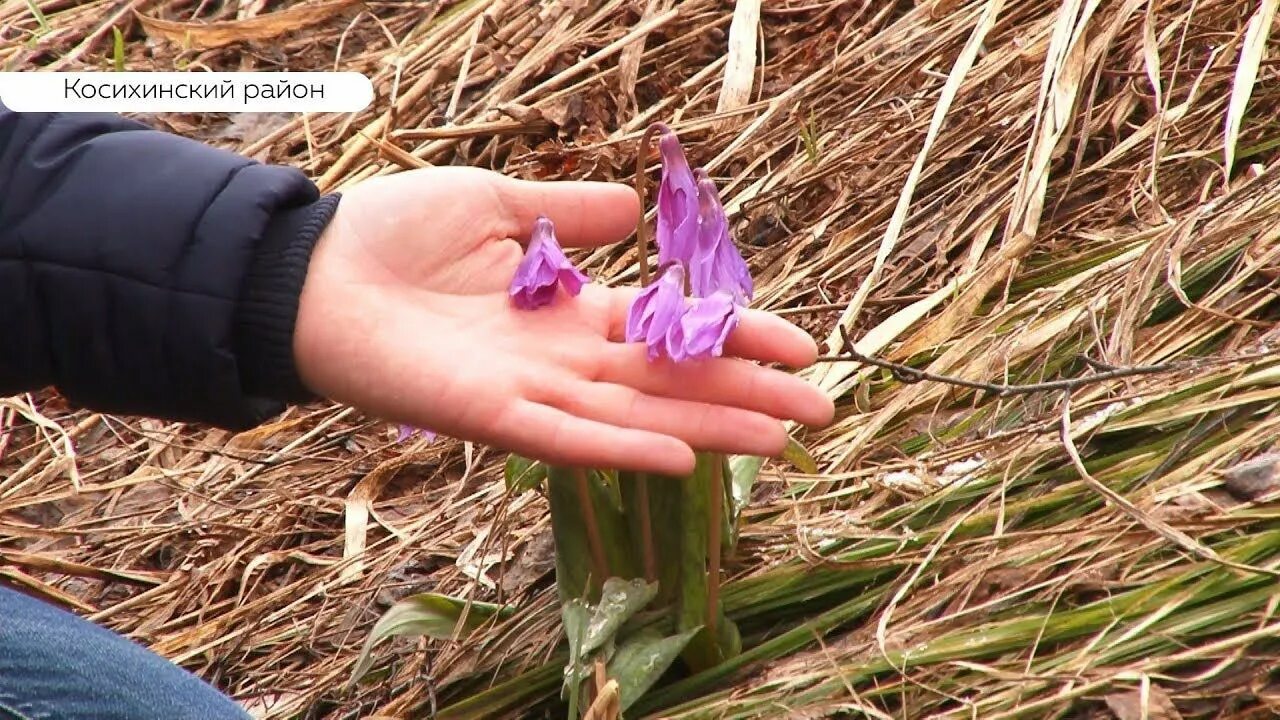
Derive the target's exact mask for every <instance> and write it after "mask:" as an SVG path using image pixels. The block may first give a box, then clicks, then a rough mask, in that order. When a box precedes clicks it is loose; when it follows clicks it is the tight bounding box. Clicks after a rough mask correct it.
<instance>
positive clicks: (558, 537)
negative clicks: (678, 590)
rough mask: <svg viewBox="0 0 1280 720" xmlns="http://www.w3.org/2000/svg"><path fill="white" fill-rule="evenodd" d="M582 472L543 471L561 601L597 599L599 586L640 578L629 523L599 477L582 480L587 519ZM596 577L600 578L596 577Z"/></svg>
mask: <svg viewBox="0 0 1280 720" xmlns="http://www.w3.org/2000/svg"><path fill="white" fill-rule="evenodd" d="M582 472H584V471H581V470H575V469H572V468H560V467H550V468H548V469H547V489H548V499H549V500H550V503H551V527H552V534H553V535H554V537H555V541H556V579H557V583H558V584H559V585H560V600H561V602H565V601H567V600H569V599H572V598H581V597H587V598H590V599H592V600H595V599H597V598H598V597H599V593H600V588H601V586H602V584H603V580H605V579H607V578H609V577H613V576H618V577H634V576H635V575H637V574H638V572H637V565H636V561H635V558H634V555H633V552H632V547H631V533H630V531H629V528H628V527H627V518H626V517H624V516H623V514H622V512H621V511H620V510H619V509H618V507H617V506H616V505H615V504H614V501H613V500H612V499H611V498H610V497H609V492H610V491H609V489H608V488H606V487H605V483H604V482H603V481H602V478H601V476H600V475H599V474H597V473H594V472H590V473H587V474H586V476H585V477H586V480H587V482H586V495H587V498H586V500H587V502H589V503H591V507H590V515H588V513H587V512H586V510H585V509H584V507H583V497H582V492H581V490H582V485H581V484H580V479H581V476H580V474H579V473H582ZM589 519H592V520H594V524H595V527H596V529H597V530H598V531H599V535H600V537H599V538H596V541H598V542H599V543H600V550H601V552H602V554H603V556H604V560H603V562H604V563H605V567H604V568H603V569H602V570H601V571H600V572H596V558H595V554H594V553H593V552H592V549H593V542H592V538H591V537H590V527H591V523H589V522H588V520H589ZM597 576H599V577H597Z"/></svg>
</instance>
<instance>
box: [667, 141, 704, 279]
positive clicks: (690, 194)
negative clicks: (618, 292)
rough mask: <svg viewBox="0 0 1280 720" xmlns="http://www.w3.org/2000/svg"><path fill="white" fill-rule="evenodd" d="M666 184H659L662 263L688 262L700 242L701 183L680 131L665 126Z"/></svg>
mask: <svg viewBox="0 0 1280 720" xmlns="http://www.w3.org/2000/svg"><path fill="white" fill-rule="evenodd" d="M658 149H659V150H660V151H661V152H662V184H661V185H659V186H658V228H657V236H658V265H659V266H666V265H668V264H670V263H672V262H682V263H685V264H688V263H689V261H690V260H691V259H692V258H693V253H694V250H695V248H696V247H697V244H698V184H697V181H696V180H695V179H694V177H693V171H692V170H690V169H689V161H688V160H686V159H685V156H684V150H683V149H682V148H681V147H680V140H679V138H677V137H676V134H675V133H674V132H673V131H672V130H671V128H668V127H666V126H662V131H661V137H660V138H659V139H658Z"/></svg>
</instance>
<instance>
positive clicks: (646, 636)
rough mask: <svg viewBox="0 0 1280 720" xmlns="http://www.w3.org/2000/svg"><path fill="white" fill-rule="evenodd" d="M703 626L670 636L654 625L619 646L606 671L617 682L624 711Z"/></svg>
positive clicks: (668, 665)
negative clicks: (653, 627) (660, 631)
mask: <svg viewBox="0 0 1280 720" xmlns="http://www.w3.org/2000/svg"><path fill="white" fill-rule="evenodd" d="M701 629H702V628H692V629H690V630H688V631H686V632H682V633H680V634H679V635H672V636H671V637H663V636H662V634H661V633H659V632H658V631H657V630H653V629H651V628H650V629H645V630H642V631H640V632H638V633H636V634H635V635H634V636H632V637H631V638H629V639H627V641H626V642H624V643H623V644H622V645H621V646H620V647H619V648H618V652H617V654H615V655H614V656H613V659H612V660H610V661H609V664H608V667H607V674H608V676H609V677H610V678H612V679H614V680H617V681H618V691H619V694H620V695H621V698H620V699H621V703H622V710H623V711H624V712H625V711H626V709H627V708H628V707H630V706H631V704H632V703H634V702H635V701H636V700H639V699H640V697H641V696H643V695H644V694H645V692H647V691H648V690H649V688H651V687H653V684H654V683H655V682H657V681H658V678H660V677H662V674H663V673H665V672H666V671H667V669H668V668H670V667H671V663H673V662H675V659H676V658H677V657H679V656H680V652H681V651H682V650H684V648H685V646H686V645H688V644H689V640H690V639H691V638H692V637H693V636H694V635H696V634H697V633H698V631H699V630H701Z"/></svg>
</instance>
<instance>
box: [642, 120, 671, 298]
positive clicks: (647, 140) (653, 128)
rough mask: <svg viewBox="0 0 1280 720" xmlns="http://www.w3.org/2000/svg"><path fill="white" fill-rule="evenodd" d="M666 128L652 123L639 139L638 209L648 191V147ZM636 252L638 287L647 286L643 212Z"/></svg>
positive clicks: (647, 231)
mask: <svg viewBox="0 0 1280 720" xmlns="http://www.w3.org/2000/svg"><path fill="white" fill-rule="evenodd" d="M666 127H667V126H666V125H663V124H662V123H654V124H652V125H650V126H649V127H647V128H645V131H644V137H642V138H640V148H639V149H638V150H637V151H636V194H637V195H639V196H640V207H641V208H643V207H644V205H645V193H646V192H647V191H648V185H649V183H648V178H647V177H646V176H645V174H644V166H645V161H646V160H648V158H649V145H651V144H652V143H653V136H654V135H656V134H658V133H659V132H661V131H662V130H663V129H665V128H666ZM636 251H637V254H638V255H639V256H640V257H639V262H640V285H641V287H644V286H647V285H648V284H649V226H648V225H647V224H646V223H645V221H644V212H643V211H642V212H641V213H640V224H639V225H638V226H637V227H636Z"/></svg>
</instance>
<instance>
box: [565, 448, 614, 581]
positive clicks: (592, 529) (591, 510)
mask: <svg viewBox="0 0 1280 720" xmlns="http://www.w3.org/2000/svg"><path fill="white" fill-rule="evenodd" d="M573 480H574V484H575V485H576V486H577V493H578V503H579V504H580V505H581V506H582V520H583V523H584V524H585V525H586V526H587V548H588V549H589V550H590V551H591V564H592V565H594V566H595V567H594V568H593V570H594V572H595V575H596V577H595V578H594V579H593V580H594V581H593V582H591V583H590V585H592V586H595V587H601V586H603V585H604V581H605V580H608V579H609V560H608V558H606V557H605V554H604V540H603V538H601V536H600V522H599V521H598V520H597V519H596V506H595V503H593V502H592V501H591V487H590V484H589V483H588V481H587V471H585V470H583V469H582V468H574V469H573Z"/></svg>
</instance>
